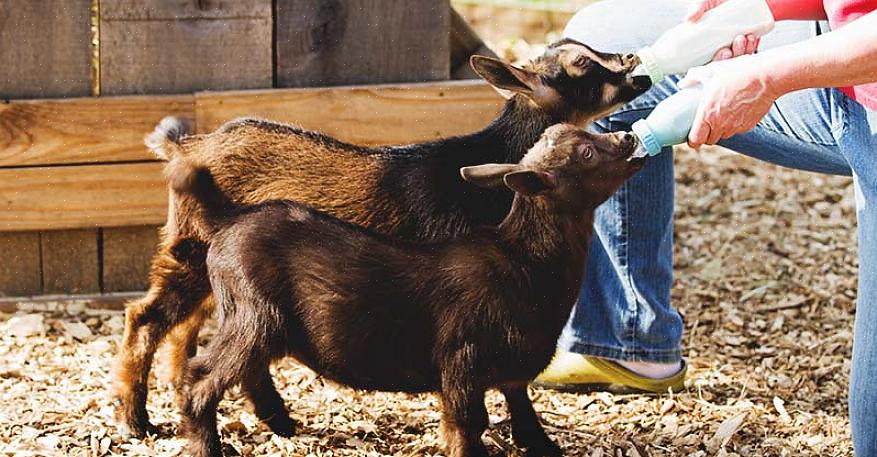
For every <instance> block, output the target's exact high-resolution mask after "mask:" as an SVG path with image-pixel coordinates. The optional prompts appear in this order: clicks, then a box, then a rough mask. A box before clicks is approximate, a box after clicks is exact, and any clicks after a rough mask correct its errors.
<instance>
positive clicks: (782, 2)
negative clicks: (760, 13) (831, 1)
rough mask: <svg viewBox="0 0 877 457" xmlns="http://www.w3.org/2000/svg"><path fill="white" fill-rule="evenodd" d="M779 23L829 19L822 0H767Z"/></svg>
mask: <svg viewBox="0 0 877 457" xmlns="http://www.w3.org/2000/svg"><path fill="white" fill-rule="evenodd" d="M767 6H768V7H770V12H771V13H773V18H774V19H775V20H777V21H788V20H807V19H809V20H818V19H827V17H826V15H825V7H824V6H823V4H822V0H767Z"/></svg>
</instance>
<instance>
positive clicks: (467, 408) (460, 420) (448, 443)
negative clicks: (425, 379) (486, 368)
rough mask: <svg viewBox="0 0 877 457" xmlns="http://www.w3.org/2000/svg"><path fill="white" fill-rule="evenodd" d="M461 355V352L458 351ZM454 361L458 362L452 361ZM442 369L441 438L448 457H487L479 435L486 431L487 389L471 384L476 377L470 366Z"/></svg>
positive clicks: (464, 364)
mask: <svg viewBox="0 0 877 457" xmlns="http://www.w3.org/2000/svg"><path fill="white" fill-rule="evenodd" d="M461 352H464V351H461ZM455 359H457V358H456V357H455ZM455 361H457V362H461V363H460V365H458V366H451V367H447V366H446V367H443V370H442V371H443V373H442V392H441V395H442V422H441V434H442V438H443V440H444V442H445V448H446V450H447V455H448V457H487V456H489V453H488V452H487V447H485V446H484V442H483V441H481V435H482V434H483V433H484V430H485V429H486V428H487V424H488V418H487V408H485V407H484V392H485V390H486V389H484V388H479V387H476V386H475V385H474V384H473V382H472V381H473V380H474V379H476V378H475V373H474V370H473V369H471V368H470V369H467V368H466V367H472V366H473V365H472V364H471V362H469V361H466V360H455Z"/></svg>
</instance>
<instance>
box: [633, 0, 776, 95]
mask: <svg viewBox="0 0 877 457" xmlns="http://www.w3.org/2000/svg"><path fill="white" fill-rule="evenodd" d="M773 26H774V16H773V14H772V12H771V8H770V7H769V6H768V3H767V0H729V1H727V2H725V3H722V4H721V5H719V6H717V7H715V8H713V9H711V10H709V11H707V12H706V13H705V14H704V15H703V16H702V17H701V18H700V19H699V20H698V21H697V22H693V23H692V22H688V21H686V22H683V23H682V24H679V25H677V26H675V27H673V28H672V29H670V30H667V31H666V32H664V34H663V35H661V36H660V38H658V40H657V41H656V42H655V43H654V44H653V45H651V46H647V47H645V48H642V49H640V50H639V51H638V52H637V53H636V54H637V56H639V58H640V61H641V62H642V63H641V65H640V66H639V67H638V68H637V69H636V70H635V74H639V75H648V76H649V77H650V78H651V80H652V83H657V82H658V81H660V80H662V79H664V77H665V76H667V75H672V74H676V73H685V72H687V71H688V70H689V69H690V68H693V67H697V66H700V65H704V64H706V63H708V62H709V61H710V60H712V58H713V55H715V53H716V52H717V51H718V50H719V49H721V48H722V47H724V46H728V45H729V44H731V42H732V41H734V38H735V37H736V36H738V35H747V34H752V35H755V36H759V37H760V36H762V35H765V34H766V33H768V32H770V31H771V30H772V29H773Z"/></svg>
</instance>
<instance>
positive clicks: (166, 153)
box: [143, 116, 190, 161]
mask: <svg viewBox="0 0 877 457" xmlns="http://www.w3.org/2000/svg"><path fill="white" fill-rule="evenodd" d="M189 133H190V128H189V123H188V122H186V121H185V120H184V119H181V118H178V117H174V116H168V117H166V118H164V119H162V120H161V122H159V123H158V125H157V126H155V130H153V131H152V133H150V134H149V135H146V138H144V139H143V142H144V143H145V144H146V147H148V148H149V150H150V151H152V153H153V154H155V156H156V157H158V158H159V159H161V160H165V161H167V160H171V159H173V158H174V157H176V156H178V155H180V154H179V152H180V145H181V144H182V142H183V139H184V138H186V136H188V135H189Z"/></svg>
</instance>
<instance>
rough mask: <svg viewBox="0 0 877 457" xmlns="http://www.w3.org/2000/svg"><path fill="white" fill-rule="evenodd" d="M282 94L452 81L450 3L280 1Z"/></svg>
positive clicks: (277, 27)
mask: <svg viewBox="0 0 877 457" xmlns="http://www.w3.org/2000/svg"><path fill="white" fill-rule="evenodd" d="M276 10H277V14H276V17H275V21H276V25H275V30H276V42H275V53H276V72H277V86H278V87H304V86H333V85H340V84H367V83H369V84H370V83H388V82H411V81H435V80H446V79H448V77H449V69H450V64H449V42H448V29H449V25H450V5H449V2H448V0H277V6H276Z"/></svg>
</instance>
